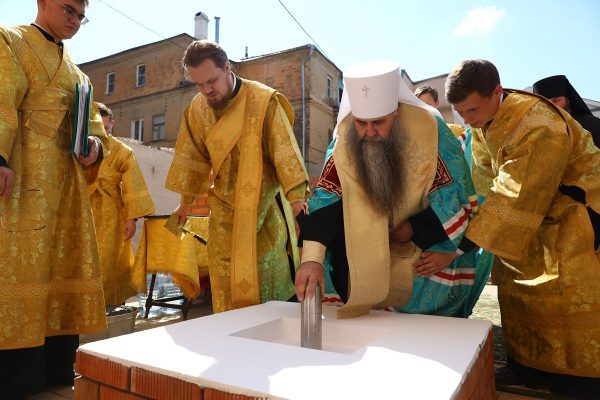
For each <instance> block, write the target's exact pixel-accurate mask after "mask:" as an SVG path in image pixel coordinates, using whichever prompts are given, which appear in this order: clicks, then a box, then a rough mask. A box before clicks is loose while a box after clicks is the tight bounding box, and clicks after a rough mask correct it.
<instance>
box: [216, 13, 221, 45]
mask: <svg viewBox="0 0 600 400" xmlns="http://www.w3.org/2000/svg"><path fill="white" fill-rule="evenodd" d="M220 21H221V17H215V42H216V43H219V22H220Z"/></svg>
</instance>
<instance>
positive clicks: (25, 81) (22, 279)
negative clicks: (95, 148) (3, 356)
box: [0, 26, 109, 350]
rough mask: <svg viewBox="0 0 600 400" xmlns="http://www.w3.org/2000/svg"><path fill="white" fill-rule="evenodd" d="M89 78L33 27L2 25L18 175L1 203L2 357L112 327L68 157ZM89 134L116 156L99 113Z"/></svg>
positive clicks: (4, 130) (10, 141) (6, 109)
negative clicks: (50, 339) (76, 106)
mask: <svg viewBox="0 0 600 400" xmlns="http://www.w3.org/2000/svg"><path fill="white" fill-rule="evenodd" d="M83 81H84V75H83V73H82V72H81V71H80V70H79V69H78V68H77V66H76V65H75V64H73V62H72V61H71V60H70V58H69V56H68V54H67V51H66V50H64V51H63V52H61V51H60V49H59V48H58V47H57V46H56V44H54V43H51V42H49V41H48V40H46V39H45V38H44V36H43V35H42V34H41V33H40V32H39V31H38V30H37V29H36V28H35V27H33V26H20V27H16V28H6V27H1V26H0V155H1V156H2V157H4V158H5V159H6V160H7V161H8V166H9V168H11V169H12V170H13V171H14V173H15V186H14V191H13V194H12V195H11V196H10V197H9V198H6V199H0V349H2V350H4V349H19V348H26V347H34V346H41V345H43V344H44V339H45V337H47V336H55V335H67V334H69V335H70V334H79V333H91V332H95V331H99V330H102V329H105V328H106V317H105V309H104V298H103V294H102V280H101V276H100V264H99V260H98V250H97V247H96V236H95V232H94V223H93V219H92V214H91V209H90V203H89V199H88V196H87V186H86V183H85V180H84V177H83V173H82V167H81V165H80V164H79V162H78V161H77V160H76V159H75V157H74V156H72V155H71V154H70V153H69V147H70V141H71V115H72V108H73V101H74V100H73V98H74V92H75V83H76V82H79V83H83ZM90 134H92V135H96V136H98V137H99V138H100V139H101V140H102V142H103V147H104V153H105V154H108V150H109V145H108V142H107V137H106V135H105V134H104V129H103V128H102V119H101V118H100V115H99V114H98V112H97V110H96V109H95V108H93V110H92V115H91V121H90Z"/></svg>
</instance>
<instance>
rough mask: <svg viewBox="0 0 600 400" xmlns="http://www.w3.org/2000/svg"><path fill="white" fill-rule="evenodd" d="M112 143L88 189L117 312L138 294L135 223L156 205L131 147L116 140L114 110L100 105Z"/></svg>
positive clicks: (107, 293) (108, 293)
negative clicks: (133, 270)
mask: <svg viewBox="0 0 600 400" xmlns="http://www.w3.org/2000/svg"><path fill="white" fill-rule="evenodd" d="M96 105H97V107H98V110H99V111H100V115H101V116H102V122H103V123H104V130H105V131H106V133H108V134H109V135H108V138H109V140H110V154H109V156H108V157H105V158H104V159H103V160H102V163H100V169H99V171H98V175H97V177H96V179H94V180H93V181H92V182H91V183H90V184H89V187H88V191H89V195H90V202H91V204H92V213H93V214H94V222H95V224H96V236H97V238H98V252H99V255H100V266H101V267H102V283H103V286H104V301H105V303H106V306H107V307H109V308H114V306H118V305H119V304H123V302H125V300H127V299H128V298H129V297H131V296H133V295H135V294H136V292H137V291H136V290H135V289H134V287H133V285H132V283H131V267H132V266H133V248H132V245H131V238H132V237H133V235H134V234H135V221H136V220H137V219H138V218H140V217H143V216H146V215H149V214H152V213H154V202H153V201H152V197H150V193H148V188H147V187H146V181H145V180H144V175H143V174H142V171H141V170H140V167H139V165H138V163H137V161H136V159H135V155H134V154H133V150H132V149H131V147H129V146H127V145H125V144H124V143H122V142H120V141H119V140H117V139H115V138H114V137H113V136H112V128H113V115H112V111H111V110H110V108H108V107H106V106H105V105H104V104H102V103H96Z"/></svg>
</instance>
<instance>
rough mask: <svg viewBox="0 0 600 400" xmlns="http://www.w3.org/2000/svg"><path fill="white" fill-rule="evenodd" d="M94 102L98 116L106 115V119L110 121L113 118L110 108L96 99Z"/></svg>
mask: <svg viewBox="0 0 600 400" xmlns="http://www.w3.org/2000/svg"><path fill="white" fill-rule="evenodd" d="M95 103H96V107H97V108H98V111H100V116H102V117H108V120H109V121H112V120H113V113H112V110H111V109H110V108H108V107H107V106H106V104H103V103H100V102H98V101H96V102H95Z"/></svg>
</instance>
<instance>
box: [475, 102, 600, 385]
mask: <svg viewBox="0 0 600 400" xmlns="http://www.w3.org/2000/svg"><path fill="white" fill-rule="evenodd" d="M508 92H509V93H510V94H509V95H508V96H507V97H506V98H505V99H504V101H503V102H502V103H501V106H500V108H499V110H498V112H497V113H496V115H495V117H494V120H493V122H492V123H491V125H490V126H489V128H487V129H485V131H482V130H481V129H474V130H473V145H472V146H473V178H474V181H475V184H476V186H477V190H478V192H479V193H480V194H483V195H485V196H487V198H486V200H485V202H484V203H483V205H482V206H481V207H480V210H479V214H478V215H477V216H475V217H474V219H473V220H472V221H471V223H470V224H469V227H468V229H467V233H466V235H467V237H468V238H469V239H470V240H472V241H473V242H475V243H477V244H478V245H479V246H481V247H483V248H484V249H485V250H487V251H490V252H491V253H494V254H496V255H498V256H499V257H500V259H501V261H502V263H501V264H500V268H496V271H495V274H496V279H497V282H498V299H499V301H500V310H501V314H502V328H503V331H504V337H505V340H506V344H507V352H508V356H509V357H512V358H513V359H514V360H515V361H517V362H519V363H521V364H523V365H525V366H528V367H531V368H536V369H539V370H543V371H548V372H553V373H560V374H569V375H576V376H587V377H600V261H599V259H598V253H597V252H595V250H594V232H593V230H592V225H591V223H590V218H589V216H588V213H587V210H586V206H585V205H584V204H582V203H580V202H577V201H575V200H573V199H572V198H571V197H569V196H567V195H564V194H562V193H561V192H560V191H559V186H560V185H562V186H576V187H578V188H580V189H582V190H583V191H584V192H585V200H586V202H587V205H588V207H591V208H592V209H593V210H595V211H596V212H600V151H599V150H598V149H597V148H596V147H595V146H594V144H593V142H592V137H591V136H590V134H589V133H588V132H587V131H585V130H584V129H583V128H581V126H580V125H579V124H578V123H577V122H575V120H573V119H572V118H571V117H570V116H569V115H568V114H567V113H566V112H564V111H562V110H560V109H557V108H556V107H554V106H553V105H552V104H551V103H549V102H548V101H546V100H544V99H542V98H541V97H537V96H534V95H532V94H530V93H524V92H518V91H508Z"/></svg>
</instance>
